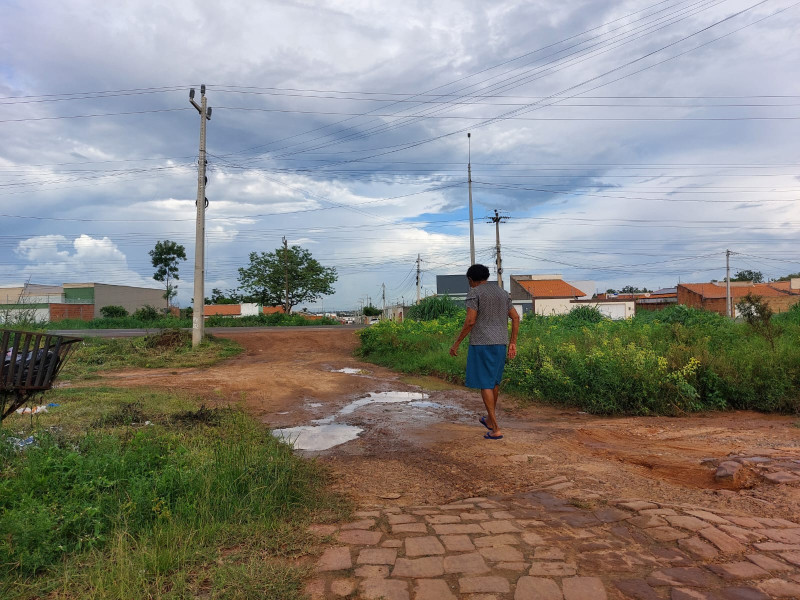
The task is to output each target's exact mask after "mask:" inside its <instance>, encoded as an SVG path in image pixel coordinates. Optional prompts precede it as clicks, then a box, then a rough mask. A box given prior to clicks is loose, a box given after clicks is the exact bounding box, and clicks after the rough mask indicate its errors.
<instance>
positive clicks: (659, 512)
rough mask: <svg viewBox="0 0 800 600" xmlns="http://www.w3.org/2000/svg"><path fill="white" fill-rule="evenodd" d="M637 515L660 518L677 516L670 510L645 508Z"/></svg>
mask: <svg viewBox="0 0 800 600" xmlns="http://www.w3.org/2000/svg"><path fill="white" fill-rule="evenodd" d="M639 514H642V515H659V516H662V517H666V516H668V515H677V514H678V513H676V512H675V510H674V509H672V508H646V509H644V510H640V511H639Z"/></svg>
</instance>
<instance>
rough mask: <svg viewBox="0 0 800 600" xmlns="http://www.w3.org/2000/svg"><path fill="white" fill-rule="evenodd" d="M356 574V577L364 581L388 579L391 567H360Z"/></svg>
mask: <svg viewBox="0 0 800 600" xmlns="http://www.w3.org/2000/svg"><path fill="white" fill-rule="evenodd" d="M354 574H355V576H356V577H362V578H364V579H374V578H376V577H388V576H389V567H387V566H386V565H364V566H363V567H358V568H357V569H356V570H355V571H354Z"/></svg>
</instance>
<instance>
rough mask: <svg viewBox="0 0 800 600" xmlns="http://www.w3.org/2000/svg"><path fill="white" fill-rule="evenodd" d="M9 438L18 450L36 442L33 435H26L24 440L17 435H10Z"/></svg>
mask: <svg viewBox="0 0 800 600" xmlns="http://www.w3.org/2000/svg"><path fill="white" fill-rule="evenodd" d="M8 440H9V441H10V442H11V443H12V444H13V445H14V448H16V449H17V450H23V449H24V448H27V447H28V446H32V445H33V444H35V443H36V439H35V438H34V437H33V436H32V435H31V436H28V437H26V438H25V439H24V440H21V439H20V438H15V437H10V438H8Z"/></svg>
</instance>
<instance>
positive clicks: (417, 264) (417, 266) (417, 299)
mask: <svg viewBox="0 0 800 600" xmlns="http://www.w3.org/2000/svg"><path fill="white" fill-rule="evenodd" d="M470 223H471V221H470ZM417 304H419V254H417Z"/></svg>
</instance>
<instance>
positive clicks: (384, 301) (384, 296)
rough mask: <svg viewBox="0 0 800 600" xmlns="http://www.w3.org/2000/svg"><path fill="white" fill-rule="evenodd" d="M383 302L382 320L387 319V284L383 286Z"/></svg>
mask: <svg viewBox="0 0 800 600" xmlns="http://www.w3.org/2000/svg"><path fill="white" fill-rule="evenodd" d="M381 301H382V302H383V308H382V309H381V319H385V318H386V284H385V283H382V284H381Z"/></svg>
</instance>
